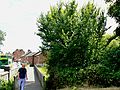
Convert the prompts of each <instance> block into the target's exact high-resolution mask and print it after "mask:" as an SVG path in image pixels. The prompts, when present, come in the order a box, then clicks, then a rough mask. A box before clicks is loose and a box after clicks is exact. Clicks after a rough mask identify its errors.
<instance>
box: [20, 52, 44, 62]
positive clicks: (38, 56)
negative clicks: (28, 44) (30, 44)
mask: <svg viewBox="0 0 120 90" xmlns="http://www.w3.org/2000/svg"><path fill="white" fill-rule="evenodd" d="M45 60H46V57H45V56H44V55H43V54H42V52H40V51H39V52H27V53H26V54H24V55H22V56H21V61H22V62H27V63H30V64H43V63H44V62H45Z"/></svg>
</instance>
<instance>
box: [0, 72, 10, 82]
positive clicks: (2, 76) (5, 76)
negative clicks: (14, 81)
mask: <svg viewBox="0 0 120 90" xmlns="http://www.w3.org/2000/svg"><path fill="white" fill-rule="evenodd" d="M0 79H2V80H9V72H8V71H6V72H1V73H0Z"/></svg>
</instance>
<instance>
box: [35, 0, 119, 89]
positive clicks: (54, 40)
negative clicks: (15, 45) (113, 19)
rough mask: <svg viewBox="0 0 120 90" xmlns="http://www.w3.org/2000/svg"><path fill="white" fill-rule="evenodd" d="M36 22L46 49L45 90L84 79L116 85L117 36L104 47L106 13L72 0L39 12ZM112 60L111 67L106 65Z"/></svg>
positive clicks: (74, 83) (89, 83)
mask: <svg viewBox="0 0 120 90" xmlns="http://www.w3.org/2000/svg"><path fill="white" fill-rule="evenodd" d="M37 25H38V30H39V33H38V35H39V36H40V37H41V39H42V40H43V42H42V44H43V46H41V49H42V50H46V51H47V52H48V53H47V55H48V60H47V64H48V66H47V68H48V73H49V75H50V76H49V78H48V81H47V82H46V85H47V88H49V90H56V88H60V87H65V86H75V85H84V84H85V83H87V84H88V85H100V86H104V87H106V86H110V85H114V84H113V83H114V82H116V84H115V85H118V83H119V79H120V78H119V68H118V70H116V68H117V67H118V64H117V63H119V58H120V56H119V55H120V52H119V50H120V48H119V47H120V45H119V38H118V40H116V41H114V42H111V44H110V45H108V46H107V47H106V44H107V42H106V41H107V40H108V37H109V36H107V37H106V36H105V35H104V34H105V31H106V30H107V29H105V25H106V17H105V16H104V13H103V12H102V11H101V10H100V9H97V8H96V7H95V6H94V4H91V3H88V4H87V5H86V6H84V7H82V8H81V9H79V7H78V5H77V4H76V3H75V0H73V1H71V2H69V3H68V4H64V3H60V4H57V6H55V7H51V9H50V11H49V12H48V13H47V14H46V15H43V14H41V16H40V18H39V19H38V21H37ZM116 43H118V44H116ZM112 46H114V47H112ZM111 47H112V48H111ZM113 54H114V55H113ZM114 56H115V57H114ZM113 60H115V65H116V66H115V68H111V67H110V66H112V65H110V64H113V63H114V61H113ZM113 66H114V65H113ZM112 71H114V72H112Z"/></svg>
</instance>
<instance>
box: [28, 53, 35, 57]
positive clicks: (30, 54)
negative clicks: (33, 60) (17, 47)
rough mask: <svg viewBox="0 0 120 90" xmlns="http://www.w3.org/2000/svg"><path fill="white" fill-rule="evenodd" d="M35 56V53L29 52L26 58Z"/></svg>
mask: <svg viewBox="0 0 120 90" xmlns="http://www.w3.org/2000/svg"><path fill="white" fill-rule="evenodd" d="M34 54H35V52H31V53H29V54H27V55H26V56H27V57H29V56H33V55H34Z"/></svg>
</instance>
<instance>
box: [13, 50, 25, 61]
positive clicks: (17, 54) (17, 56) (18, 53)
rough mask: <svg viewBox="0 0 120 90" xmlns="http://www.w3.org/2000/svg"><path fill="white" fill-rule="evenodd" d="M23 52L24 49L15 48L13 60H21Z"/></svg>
mask: <svg viewBox="0 0 120 90" xmlns="http://www.w3.org/2000/svg"><path fill="white" fill-rule="evenodd" d="M23 54H25V51H24V50H23V49H16V50H15V51H14V52H13V61H15V62H18V61H20V60H21V56H22V55H23Z"/></svg>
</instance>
